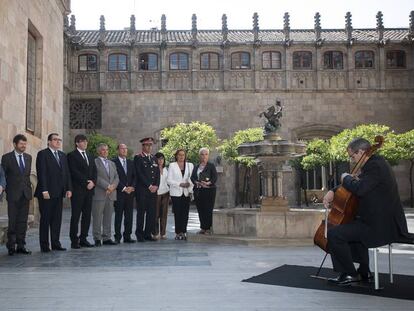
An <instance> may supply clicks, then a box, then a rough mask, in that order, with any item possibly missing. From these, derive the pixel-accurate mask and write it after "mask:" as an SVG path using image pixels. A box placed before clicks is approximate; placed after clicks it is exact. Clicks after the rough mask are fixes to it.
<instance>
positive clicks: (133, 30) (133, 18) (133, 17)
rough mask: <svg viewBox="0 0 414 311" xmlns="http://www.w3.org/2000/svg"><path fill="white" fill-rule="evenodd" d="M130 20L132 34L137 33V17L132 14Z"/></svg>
mask: <svg viewBox="0 0 414 311" xmlns="http://www.w3.org/2000/svg"><path fill="white" fill-rule="evenodd" d="M129 20H130V26H129V31H130V32H131V33H135V31H136V28H135V15H134V14H132V15H131V18H130V19H129Z"/></svg>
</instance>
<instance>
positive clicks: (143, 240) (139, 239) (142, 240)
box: [137, 237, 145, 243]
mask: <svg viewBox="0 0 414 311" xmlns="http://www.w3.org/2000/svg"><path fill="white" fill-rule="evenodd" d="M137 241H138V242H140V243H142V242H145V239H144V238H143V237H139V238H137Z"/></svg>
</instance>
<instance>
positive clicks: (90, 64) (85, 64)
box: [78, 54, 97, 71]
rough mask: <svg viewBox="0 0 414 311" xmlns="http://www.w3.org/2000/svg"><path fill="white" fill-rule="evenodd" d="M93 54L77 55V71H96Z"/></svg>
mask: <svg viewBox="0 0 414 311" xmlns="http://www.w3.org/2000/svg"><path fill="white" fill-rule="evenodd" d="M96 59H97V58H96V55H95V54H82V55H79V65H78V68H79V71H96V70H97V61H96Z"/></svg>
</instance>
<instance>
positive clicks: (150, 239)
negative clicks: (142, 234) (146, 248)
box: [145, 236, 157, 242]
mask: <svg viewBox="0 0 414 311" xmlns="http://www.w3.org/2000/svg"><path fill="white" fill-rule="evenodd" d="M145 241H150V242H155V241H157V239H154V238H153V237H151V236H147V237H146V238H145Z"/></svg>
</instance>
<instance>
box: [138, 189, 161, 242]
mask: <svg viewBox="0 0 414 311" xmlns="http://www.w3.org/2000/svg"><path fill="white" fill-rule="evenodd" d="M138 191H139V192H138V200H137V228H136V230H135V235H136V236H137V238H138V239H142V238H150V237H151V232H152V231H153V230H154V226H155V203H156V200H157V193H150V192H149V190H148V189H142V188H141V189H139V190H138ZM144 220H145V222H144Z"/></svg>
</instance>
